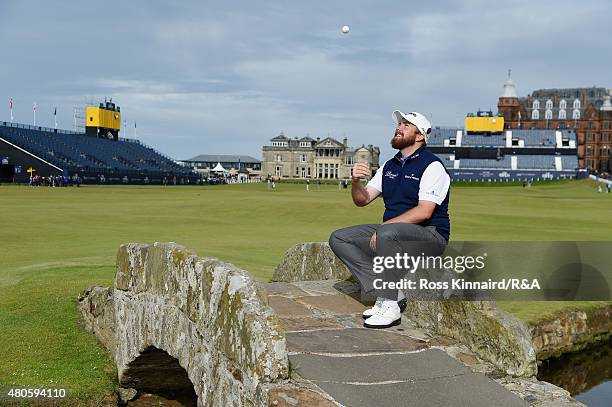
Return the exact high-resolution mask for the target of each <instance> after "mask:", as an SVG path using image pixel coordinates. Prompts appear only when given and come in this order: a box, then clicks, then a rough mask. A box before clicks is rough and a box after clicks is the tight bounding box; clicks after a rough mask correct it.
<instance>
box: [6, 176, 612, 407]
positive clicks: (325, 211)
mask: <svg viewBox="0 0 612 407" xmlns="http://www.w3.org/2000/svg"><path fill="white" fill-rule="evenodd" d="M349 195H350V192H349V191H348V190H342V191H338V189H337V186H331V185H324V186H322V187H321V190H320V191H317V188H316V185H312V183H311V190H310V192H306V191H305V188H304V186H303V185H298V184H279V185H278V187H277V189H276V190H275V191H266V186H265V184H248V185H225V186H206V187H197V186H190V187H169V188H163V187H160V186H147V187H145V186H142V187H137V186H104V187H97V186H85V187H82V188H79V189H77V188H29V187H26V186H12V185H8V186H7V185H4V186H0V227H1V230H2V232H1V233H0V248H1V249H0V250H1V253H2V256H1V259H2V261H1V263H0V327H1V329H0V344H1V346H0V387H9V386H37V387H41V386H45V387H48V386H53V387H67V388H69V389H71V391H72V395H73V396H74V397H75V398H76V399H77V400H81V401H83V400H87V401H88V402H89V403H90V404H91V405H96V403H98V404H99V400H102V399H103V398H104V397H105V396H107V395H108V394H109V393H110V392H112V389H113V386H114V380H115V375H116V373H115V371H114V367H113V365H112V363H111V362H110V361H109V360H108V358H107V356H106V352H105V350H104V349H102V348H101V347H100V346H99V345H97V344H96V340H95V338H94V337H93V336H92V335H90V334H88V333H86V332H85V331H83V330H82V329H81V328H80V326H79V316H78V314H77V311H76V302H75V299H76V296H77V295H78V293H79V292H80V291H81V290H82V289H84V288H86V287H88V286H91V285H105V286H108V285H111V284H112V279H113V275H114V267H113V265H114V261H115V254H116V251H117V248H118V247H119V245H120V244H121V243H125V242H147V243H152V242H155V241H174V242H177V243H180V244H182V245H184V246H187V247H188V248H190V249H193V250H195V251H196V252H197V253H198V254H199V255H201V256H215V257H219V258H220V259H222V260H227V261H230V262H232V263H234V264H236V265H237V266H239V267H242V268H244V269H245V270H247V271H249V272H251V273H253V274H254V275H255V276H256V277H257V278H258V279H261V280H266V279H268V278H269V277H271V275H272V273H273V271H274V267H275V266H276V264H278V262H279V261H280V259H281V257H282V255H283V253H284V252H285V250H286V249H288V248H289V247H290V246H292V245H293V244H295V243H299V242H304V241H326V240H327V238H328V237H329V234H330V232H331V231H333V230H334V229H336V228H339V227H343V226H347V225H351V224H357V223H377V222H379V221H380V218H381V215H382V209H383V205H382V201H380V200H379V201H376V202H374V203H373V204H372V205H370V206H369V207H366V208H355V207H354V206H353V204H352V202H351V200H350V196H349ZM451 221H452V235H451V238H452V239H453V240H609V239H610V230H612V195H608V194H605V193H604V194H598V193H597V192H596V185H595V184H594V183H593V182H591V181H579V182H577V181H567V182H556V183H551V184H546V185H534V186H533V187H531V188H528V189H524V188H522V187H521V186H497V187H496V186H460V187H455V188H453V189H452V193H451ZM501 305H502V307H504V308H505V309H508V310H509V311H512V312H514V313H516V314H517V315H519V316H521V317H523V318H525V319H527V320H529V319H530V318H535V317H538V318H539V317H541V316H542V315H544V314H546V312H555V311H557V310H558V305H553V304H549V305H547V306H546V307H541V308H534V307H532V308H530V307H529V306H527V305H523V306H520V305H519V304H518V303H502V304H501ZM560 305H564V304H560ZM591 305H592V304H591ZM595 305H597V304H595ZM537 306H538V305H537V304H536V307H537Z"/></svg>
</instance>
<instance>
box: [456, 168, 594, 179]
mask: <svg viewBox="0 0 612 407" xmlns="http://www.w3.org/2000/svg"><path fill="white" fill-rule="evenodd" d="M448 172H449V174H450V175H451V178H452V179H453V180H454V181H476V182H478V181H491V182H507V181H525V180H555V179H576V178H582V177H580V175H579V174H578V173H577V172H576V171H574V170H567V171H551V170H503V169H502V170H499V169H498V170H478V169H454V168H448Z"/></svg>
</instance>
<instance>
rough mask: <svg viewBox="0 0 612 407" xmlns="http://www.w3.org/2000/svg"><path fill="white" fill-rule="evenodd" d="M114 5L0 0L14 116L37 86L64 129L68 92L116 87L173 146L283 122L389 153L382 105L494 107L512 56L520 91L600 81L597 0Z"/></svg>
mask: <svg viewBox="0 0 612 407" xmlns="http://www.w3.org/2000/svg"><path fill="white" fill-rule="evenodd" d="M109 10H110V9H109V8H108V7H107V5H106V4H103V3H87V5H84V4H83V5H81V4H79V5H78V6H77V5H76V3H74V2H71V1H68V0H58V1H56V2H53V3H48V2H45V1H42V0H24V1H20V2H16V1H12V2H10V1H6V2H2V3H0V35H1V36H2V38H3V40H4V41H5V44H6V47H5V49H4V50H3V58H2V59H1V60H0V78H2V81H3V86H2V87H0V88H1V89H2V92H0V94H1V95H2V96H1V98H4V99H5V100H8V98H9V97H10V96H12V97H13V98H14V100H15V103H16V112H15V116H16V119H17V120H19V121H21V122H26V123H29V122H31V119H32V111H31V105H32V102H33V101H34V100H36V101H37V102H38V103H39V106H40V108H39V109H40V111H39V113H40V114H39V115H38V117H37V119H38V121H39V123H42V124H45V123H46V124H47V125H52V123H53V117H52V115H51V113H49V112H52V111H53V108H54V107H55V106H58V119H59V121H60V125H61V126H63V127H68V128H71V127H72V122H73V118H72V111H73V107H74V106H75V105H83V104H84V103H85V101H86V100H88V101H92V100H93V101H100V100H103V99H104V97H112V98H113V100H114V101H115V102H116V103H118V104H119V105H120V106H121V108H122V113H123V115H124V118H125V119H126V120H127V121H128V122H129V126H128V134H127V136H128V137H131V136H132V135H133V123H134V121H136V122H138V137H139V138H141V139H142V140H143V141H144V142H147V143H149V144H153V145H154V146H155V147H156V148H158V149H160V150H161V151H163V152H164V153H166V154H169V155H171V156H175V157H179V158H184V157H186V156H192V155H195V154H196V153H210V154H213V153H240V154H249V155H252V156H255V157H259V156H260V155H261V154H260V152H261V145H263V144H265V143H267V142H268V140H269V139H270V138H271V137H273V136H275V135H277V134H278V133H279V132H280V131H281V130H282V131H284V132H285V133H286V134H288V135H289V136H291V137H294V136H298V137H301V136H304V135H306V134H310V135H311V136H312V137H316V136H321V137H325V136H327V134H330V135H332V136H334V137H338V138H341V137H343V135H345V134H346V136H347V137H348V138H349V143H350V144H351V145H361V144H369V143H373V144H377V145H379V146H381V149H382V150H383V156H384V155H388V154H390V153H391V149H390V148H389V147H388V139H389V135H390V134H391V132H392V126H393V125H392V123H391V120H390V112H391V111H392V110H393V109H395V108H400V109H410V110H417V111H421V112H423V113H425V114H427V115H428V116H430V118H431V119H432V122H433V123H434V125H450V126H455V125H461V124H462V122H463V117H464V115H465V113H467V112H469V111H474V110H476V109H478V108H486V109H488V108H493V109H495V106H496V104H497V98H498V96H499V95H500V94H501V91H502V84H503V81H504V80H505V77H506V72H507V69H508V68H512V72H513V78H514V81H515V82H516V84H517V89H518V92H519V94H520V95H526V94H527V93H530V92H531V91H533V90H534V89H538V88H544V87H571V86H591V85H598V86H605V87H610V85H609V72H608V71H609V69H608V67H609V66H610V62H611V61H610V58H611V57H610V55H609V53H607V52H605V50H606V49H607V48H608V45H607V38H609V36H610V34H611V31H612V27H611V26H610V25H609V23H608V22H607V16H608V15H610V11H611V6H610V5H609V3H608V2H605V1H593V2H589V7H576V5H575V3H574V2H569V1H558V2H553V1H543V2H532V1H517V2H512V3H496V4H492V3H491V2H485V1H467V2H450V1H433V2H427V3H411V5H410V7H407V5H406V3H405V2H400V1H391V2H383V3H381V2H371V1H366V0H358V1H338V2H328V1H322V0H314V1H312V2H293V3H267V4H266V5H265V6H264V5H262V4H260V3H256V2H248V1H237V0H230V1H226V2H223V3H211V2H199V1H183V2H171V1H164V0H154V1H142V0H140V1H132V2H128V3H126V4H125V5H123V6H122V7H121V9H120V10H117V11H116V12H113V11H111V12H109ZM344 24H347V25H349V26H351V33H350V34H349V35H343V34H341V33H340V27H341V26H342V25H344ZM585 30H588V31H590V32H592V34H591V35H589V36H588V40H585V39H584V38H585V35H584V33H585ZM585 61H586V62H585ZM0 102H1V99H0ZM6 103H7V104H8V102H6ZM0 112H2V110H0ZM7 116H8V109H5V111H4V117H5V118H6V117H7Z"/></svg>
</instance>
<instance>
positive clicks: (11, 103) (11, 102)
mask: <svg viewBox="0 0 612 407" xmlns="http://www.w3.org/2000/svg"><path fill="white" fill-rule="evenodd" d="M9 106H10V107H11V123H13V98H11V100H10V101H9Z"/></svg>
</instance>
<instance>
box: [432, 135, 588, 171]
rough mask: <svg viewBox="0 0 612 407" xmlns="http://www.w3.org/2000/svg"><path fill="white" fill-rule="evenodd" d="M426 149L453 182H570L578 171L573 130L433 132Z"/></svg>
mask: <svg viewBox="0 0 612 407" xmlns="http://www.w3.org/2000/svg"><path fill="white" fill-rule="evenodd" d="M431 134H432V136H431V137H430V139H429V142H428V148H429V149H430V150H431V151H432V152H433V153H434V154H436V155H437V156H438V157H440V159H441V160H442V162H443V163H444V165H445V166H446V168H447V169H448V171H449V173H450V174H451V176H452V177H453V179H454V180H465V181H509V180H537V179H573V178H579V177H582V176H586V174H585V173H583V172H582V171H580V170H579V169H578V157H577V149H576V134H575V133H574V132H573V131H572V130H551V129H544V130H505V131H504V132H503V133H501V134H496V133H487V132H474V131H472V132H466V131H465V130H464V129H460V128H445V129H441V128H435V129H433V131H432V133H431Z"/></svg>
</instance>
